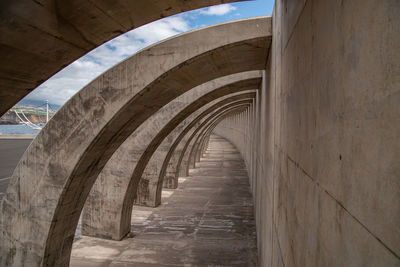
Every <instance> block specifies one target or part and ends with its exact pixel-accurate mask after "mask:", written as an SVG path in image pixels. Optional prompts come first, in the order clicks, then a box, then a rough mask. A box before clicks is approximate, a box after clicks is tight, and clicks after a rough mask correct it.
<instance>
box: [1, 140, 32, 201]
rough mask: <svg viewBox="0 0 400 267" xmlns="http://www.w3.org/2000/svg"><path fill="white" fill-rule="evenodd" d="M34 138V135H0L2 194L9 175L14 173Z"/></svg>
mask: <svg viewBox="0 0 400 267" xmlns="http://www.w3.org/2000/svg"><path fill="white" fill-rule="evenodd" d="M32 138H33V137H32V136H28V137H16V138H9V137H8V138H6V137H0V194H1V193H4V192H5V191H6V189H7V185H8V182H9V177H10V176H11V175H12V173H13V171H14V169H15V167H16V166H17V164H18V162H19V159H20V158H21V156H22V154H23V153H24V152H25V150H26V149H27V148H28V146H29V144H30V143H31V142H32ZM0 198H1V196H0Z"/></svg>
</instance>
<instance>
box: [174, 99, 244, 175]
mask: <svg viewBox="0 0 400 267" xmlns="http://www.w3.org/2000/svg"><path fill="white" fill-rule="evenodd" d="M250 101H252V100H249V101H247V102H246V103H235V104H232V106H230V107H226V108H223V109H220V110H218V111H216V112H214V113H212V114H210V116H208V117H207V118H205V119H204V120H202V121H201V123H200V125H199V126H198V127H197V128H196V129H194V131H189V132H188V133H186V134H190V136H189V138H188V140H187V142H186V144H185V145H184V147H183V149H182V152H181V154H180V156H179V159H178V162H177V165H176V170H179V175H180V176H188V175H189V164H188V162H189V155H190V151H191V149H192V146H193V145H194V140H196V138H197V137H198V136H199V135H202V134H203V133H204V131H205V129H207V128H208V127H209V126H210V125H212V124H216V123H218V122H219V121H221V120H223V118H225V117H227V116H231V115H232V114H235V113H240V112H241V111H243V110H245V109H246V108H248V106H249V103H250ZM181 142H182V141H181Z"/></svg>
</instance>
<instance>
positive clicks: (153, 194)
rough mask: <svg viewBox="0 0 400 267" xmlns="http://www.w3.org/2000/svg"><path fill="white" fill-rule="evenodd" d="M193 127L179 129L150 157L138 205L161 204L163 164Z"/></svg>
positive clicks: (142, 179) (212, 114)
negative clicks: (174, 145)
mask: <svg viewBox="0 0 400 267" xmlns="http://www.w3.org/2000/svg"><path fill="white" fill-rule="evenodd" d="M249 101H250V100H249V99H247V100H241V101H235V102H233V103H232V104H226V105H223V106H221V107H219V108H218V109H216V110H214V111H213V112H211V114H210V115H209V116H208V117H209V118H210V117H213V116H214V114H219V113H221V112H225V110H230V109H232V107H237V106H239V105H240V107H242V106H243V105H247V104H248V103H249ZM199 117H202V114H200V115H199V116H198V117H197V118H195V119H194V121H199V119H200V118H199ZM206 120H207V119H206ZM192 125H196V123H195V122H194V123H189V125H188V126H187V127H186V128H185V129H183V130H181V129H179V130H178V131H177V132H173V134H172V135H171V136H168V138H166V139H164V141H163V143H162V144H161V146H159V147H158V148H157V150H156V151H155V153H154V154H153V155H152V156H151V157H148V162H147V163H146V164H142V166H145V168H143V169H142V170H143V171H142V173H143V174H142V178H141V180H140V183H139V187H138V192H137V198H136V201H135V203H136V204H139V205H145V206H150V207H156V206H158V205H160V204H161V191H162V187H163V181H164V175H163V172H162V170H163V169H162V166H163V162H164V161H165V160H166V158H167V155H168V153H169V150H170V149H171V148H172V144H173V143H174V142H178V139H179V138H181V137H182V136H183V135H184V134H185V133H186V132H188V131H190V128H191V127H193V126H192ZM200 127H201V124H200ZM136 172H137V170H136V169H135V171H134V175H135V173H136Z"/></svg>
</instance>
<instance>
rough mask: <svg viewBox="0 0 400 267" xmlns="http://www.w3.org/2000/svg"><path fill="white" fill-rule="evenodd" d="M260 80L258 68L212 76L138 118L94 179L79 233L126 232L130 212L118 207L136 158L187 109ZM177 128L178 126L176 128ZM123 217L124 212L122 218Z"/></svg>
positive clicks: (133, 180)
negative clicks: (137, 123)
mask: <svg viewBox="0 0 400 267" xmlns="http://www.w3.org/2000/svg"><path fill="white" fill-rule="evenodd" d="M260 82H261V79H260V72H259V71H250V72H245V73H239V74H234V75H228V76H226V77H221V78H218V79H215V80H212V81H210V82H207V83H205V84H202V85H200V86H198V87H196V88H194V89H192V90H190V91H188V92H186V93H185V94H183V95H181V96H180V97H178V98H176V99H175V100H173V101H171V102H170V103H169V104H167V105H166V106H164V107H163V108H162V109H160V110H159V111H158V112H157V113H155V114H154V115H153V116H152V117H151V118H149V119H148V120H146V122H145V123H143V124H141V125H140V127H138V128H137V129H136V131H135V132H134V134H133V135H131V136H130V137H129V138H128V139H127V140H126V141H125V142H124V143H123V144H122V145H121V147H120V148H119V149H118V150H117V151H116V152H115V153H114V155H113V156H112V157H111V159H110V160H109V161H108V162H107V164H106V166H105V168H104V169H103V170H102V172H101V173H100V175H99V178H98V179H97V181H96V182H95V184H94V186H93V188H92V190H91V193H90V194H89V196H88V198H87V200H86V203H85V208H84V210H83V213H82V233H83V234H84V235H89V236H96V237H101V238H110V239H114V240H120V239H121V238H123V237H124V236H125V235H126V234H128V233H129V232H130V227H131V224H130V221H131V220H130V216H127V215H122V213H124V212H128V213H129V214H131V213H132V210H130V211H129V210H126V209H123V208H122V207H123V206H124V205H123V200H124V199H126V197H125V195H126V194H128V195H132V192H133V193H135V192H136V191H137V187H138V183H139V180H140V179H141V176H142V175H141V173H140V172H139V174H136V175H133V173H134V170H136V167H137V166H138V164H139V165H146V164H147V161H146V158H147V159H149V158H150V157H151V155H152V154H153V152H154V151H155V149H157V147H158V144H160V143H161V142H162V141H163V139H164V138H165V137H166V136H168V134H169V133H170V132H171V131H172V129H174V128H175V127H177V126H178V125H180V124H181V122H182V121H184V120H189V119H190V116H191V114H193V113H196V112H201V111H203V110H205V109H207V108H209V107H214V108H216V107H217V106H218V105H221V104H223V103H225V102H226V101H223V100H224V99H228V100H230V101H233V100H235V99H238V98H243V97H251V96H255V94H254V93H253V92H252V93H251V94H249V89H253V88H258V87H259V84H260ZM235 92H237V93H235ZM240 92H241V93H240ZM246 92H247V93H246ZM239 93H240V94H239ZM235 94H239V95H237V96H235ZM221 101H222V102H221ZM219 102H221V104H219ZM214 105H215V106H214ZM184 125H185V124H183V126H184ZM183 126H181V127H180V128H182V127H183ZM176 131H178V132H179V129H177V130H176ZM138 168H139V167H138ZM142 169H143V168H142ZM116 170H118V171H116ZM137 173H138V172H137ZM129 184H132V185H131V186H129ZM131 188H132V189H131ZM99 199H101V201H99ZM125 217H129V218H127V219H126V220H122V218H125Z"/></svg>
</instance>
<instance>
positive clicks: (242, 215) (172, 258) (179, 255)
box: [70, 135, 257, 267]
mask: <svg viewBox="0 0 400 267" xmlns="http://www.w3.org/2000/svg"><path fill="white" fill-rule="evenodd" d="M196 165H197V168H196V169H193V170H191V171H190V176H189V177H185V178H180V181H179V187H178V189H175V190H170V189H163V201H162V202H163V203H162V205H161V206H159V207H158V208H149V207H139V206H136V207H135V208H134V210H133V213H132V232H133V235H134V236H133V238H132V237H130V238H126V239H124V240H122V241H119V242H117V241H111V240H104V239H97V238H93V237H85V236H83V237H81V238H79V239H78V240H76V241H75V243H74V245H73V250H72V255H71V265H70V266H72V267H83V266H85V267H86V266H207V265H208V266H209V265H212V266H256V263H257V248H256V233H255V231H256V229H255V221H254V216H253V201H252V198H251V193H250V188H249V184H248V176H247V171H246V169H245V165H244V163H243V160H242V158H241V156H240V154H239V153H238V151H237V150H236V148H235V147H234V146H233V145H232V144H231V143H229V142H227V141H226V140H225V139H223V138H221V137H219V136H216V135H212V136H211V138H210V142H209V147H208V149H207V151H206V153H205V154H204V157H203V158H202V159H201V161H200V162H199V163H197V164H196Z"/></svg>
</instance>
